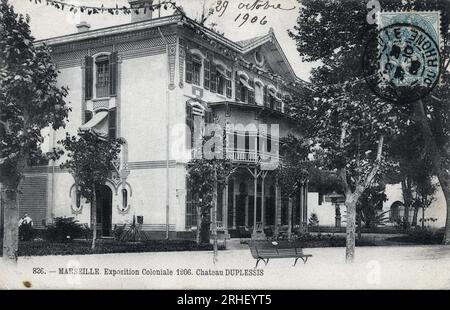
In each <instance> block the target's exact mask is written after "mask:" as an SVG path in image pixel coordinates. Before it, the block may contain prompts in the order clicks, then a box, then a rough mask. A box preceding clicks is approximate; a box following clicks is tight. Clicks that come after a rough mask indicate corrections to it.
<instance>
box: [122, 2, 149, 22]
mask: <svg viewBox="0 0 450 310" xmlns="http://www.w3.org/2000/svg"><path fill="white" fill-rule="evenodd" d="M128 3H129V4H130V7H131V22H132V23H135V22H141V21H144V20H149V19H152V13H153V11H152V10H151V6H152V4H153V0H128ZM136 10H138V11H139V14H137V13H136Z"/></svg>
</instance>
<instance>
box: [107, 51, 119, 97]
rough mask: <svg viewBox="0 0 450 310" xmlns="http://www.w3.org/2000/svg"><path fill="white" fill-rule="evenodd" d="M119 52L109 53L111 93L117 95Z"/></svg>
mask: <svg viewBox="0 0 450 310" xmlns="http://www.w3.org/2000/svg"><path fill="white" fill-rule="evenodd" d="M117 55H118V53H117V52H113V53H111V55H109V95H110V96H117V82H118V81H117V80H118V66H117Z"/></svg>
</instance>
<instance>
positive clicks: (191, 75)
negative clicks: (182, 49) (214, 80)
mask: <svg viewBox="0 0 450 310" xmlns="http://www.w3.org/2000/svg"><path fill="white" fill-rule="evenodd" d="M202 66H203V57H202V56H200V55H199V54H198V53H191V52H190V51H188V52H187V53H186V83H192V84H195V85H198V86H200V85H201V84H200V83H201V79H202V78H201V75H202ZM205 78H206V76H205Z"/></svg>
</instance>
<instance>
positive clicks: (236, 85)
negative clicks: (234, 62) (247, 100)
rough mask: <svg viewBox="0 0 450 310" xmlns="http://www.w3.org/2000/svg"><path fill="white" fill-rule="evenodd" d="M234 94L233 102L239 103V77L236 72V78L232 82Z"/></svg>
mask: <svg viewBox="0 0 450 310" xmlns="http://www.w3.org/2000/svg"><path fill="white" fill-rule="evenodd" d="M234 84H235V85H234V94H235V100H236V101H241V82H240V81H239V76H238V74H237V72H236V78H235V80H234Z"/></svg>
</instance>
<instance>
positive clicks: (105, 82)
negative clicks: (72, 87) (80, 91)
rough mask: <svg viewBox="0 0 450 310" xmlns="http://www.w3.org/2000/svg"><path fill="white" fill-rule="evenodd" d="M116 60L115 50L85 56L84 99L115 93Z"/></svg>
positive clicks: (103, 96) (113, 94)
mask: <svg viewBox="0 0 450 310" xmlns="http://www.w3.org/2000/svg"><path fill="white" fill-rule="evenodd" d="M117 60H118V54H117V52H113V53H110V54H101V55H98V56H96V57H92V56H86V58H85V69H84V74H85V76H84V91H85V93H84V95H85V99H86V100H89V99H92V98H105V97H110V96H116V95H117V83H118V67H117ZM94 86H95V87H94Z"/></svg>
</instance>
